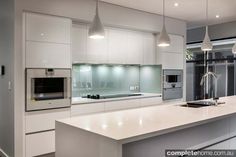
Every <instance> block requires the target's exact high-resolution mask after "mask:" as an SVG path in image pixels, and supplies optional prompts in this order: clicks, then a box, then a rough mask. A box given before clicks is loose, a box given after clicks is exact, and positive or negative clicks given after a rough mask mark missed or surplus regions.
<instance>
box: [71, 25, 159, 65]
mask: <svg viewBox="0 0 236 157" xmlns="http://www.w3.org/2000/svg"><path fill="white" fill-rule="evenodd" d="M105 31H106V35H105V38H104V39H99V40H95V39H90V38H89V37H88V26H86V25H79V24H73V28H72V62H73V63H95V64H99V63H100V64H103V63H105V64H106V63H110V64H146V65H153V64H156V38H155V36H154V35H153V34H152V33H143V32H138V31H130V30H125V29H118V28H110V27H108V28H106V30H105Z"/></svg>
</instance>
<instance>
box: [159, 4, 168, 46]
mask: <svg viewBox="0 0 236 157" xmlns="http://www.w3.org/2000/svg"><path fill="white" fill-rule="evenodd" d="M158 46H159V47H166V46H170V37H169V35H168V33H167V31H166V26H165V0H163V27H162V31H161V34H160V35H159V39H158Z"/></svg>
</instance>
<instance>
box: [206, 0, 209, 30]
mask: <svg viewBox="0 0 236 157" xmlns="http://www.w3.org/2000/svg"><path fill="white" fill-rule="evenodd" d="M206 18H207V21H206V26H207V27H208V22H209V18H208V0H206Z"/></svg>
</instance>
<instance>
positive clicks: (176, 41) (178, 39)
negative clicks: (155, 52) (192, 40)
mask: <svg viewBox="0 0 236 157" xmlns="http://www.w3.org/2000/svg"><path fill="white" fill-rule="evenodd" d="M169 36H170V42H171V43H170V46H167V47H160V50H161V51H164V52H176V53H184V38H183V37H182V36H180V35H169Z"/></svg>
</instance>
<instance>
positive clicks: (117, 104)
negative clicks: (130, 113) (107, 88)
mask: <svg viewBox="0 0 236 157" xmlns="http://www.w3.org/2000/svg"><path fill="white" fill-rule="evenodd" d="M136 107H140V99H132V100H122V101H111V102H105V111H113V110H123V109H130V108H136Z"/></svg>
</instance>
